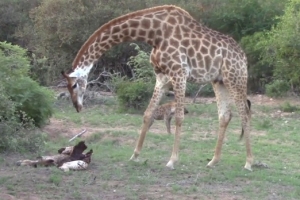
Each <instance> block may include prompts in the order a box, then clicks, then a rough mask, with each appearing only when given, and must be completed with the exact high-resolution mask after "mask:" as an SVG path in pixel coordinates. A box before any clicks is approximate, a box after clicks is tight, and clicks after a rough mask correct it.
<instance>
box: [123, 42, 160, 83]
mask: <svg viewBox="0 0 300 200" xmlns="http://www.w3.org/2000/svg"><path fill="white" fill-rule="evenodd" d="M130 46H134V49H135V50H136V51H137V55H136V56H131V57H130V58H129V61H128V62H127V64H128V65H129V66H131V67H132V68H133V71H134V75H133V79H134V80H141V81H145V82H155V73H154V71H153V66H152V64H151V63H150V62H149V59H150V54H149V53H147V52H145V51H143V50H141V48H140V47H139V46H138V45H137V44H135V43H131V44H130Z"/></svg>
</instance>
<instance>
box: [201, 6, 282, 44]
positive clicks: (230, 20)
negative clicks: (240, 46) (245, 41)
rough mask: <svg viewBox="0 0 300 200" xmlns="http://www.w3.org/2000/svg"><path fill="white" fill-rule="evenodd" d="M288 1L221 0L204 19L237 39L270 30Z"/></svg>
mask: <svg viewBox="0 0 300 200" xmlns="http://www.w3.org/2000/svg"><path fill="white" fill-rule="evenodd" d="M285 2H286V1H280V0H267V1H265V0H264V1H263V0H227V1H223V0H220V1H219V4H217V3H215V4H216V5H218V6H216V5H214V4H213V3H210V6H213V5H214V7H213V10H212V11H211V15H210V17H209V18H208V19H204V21H205V22H206V23H207V24H208V25H209V26H210V27H211V28H214V29H216V30H219V31H221V32H223V33H227V34H229V35H231V36H233V37H234V38H235V39H236V40H238V41H239V40H240V39H241V38H242V37H244V36H247V35H252V34H254V33H255V32H260V31H264V30H269V29H270V28H271V27H272V26H273V25H274V24H275V23H276V22H277V20H276V19H275V18H274V17H275V16H277V15H280V14H282V8H283V6H284V3H285Z"/></svg>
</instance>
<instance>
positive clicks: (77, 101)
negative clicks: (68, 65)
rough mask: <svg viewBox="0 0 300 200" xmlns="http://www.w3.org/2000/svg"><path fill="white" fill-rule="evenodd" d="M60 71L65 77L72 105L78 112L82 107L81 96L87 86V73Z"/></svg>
mask: <svg viewBox="0 0 300 200" xmlns="http://www.w3.org/2000/svg"><path fill="white" fill-rule="evenodd" d="M61 73H62V75H63V76H64V77H65V78H66V79H67V82H68V85H67V88H68V90H69V92H70V96H71V99H72V102H73V105H74V107H75V109H76V111H77V112H80V111H81V109H82V107H83V96H84V93H85V90H86V87H87V75H84V76H82V75H81V74H80V73H78V72H72V73H70V74H66V73H65V72H64V71H62V72H61Z"/></svg>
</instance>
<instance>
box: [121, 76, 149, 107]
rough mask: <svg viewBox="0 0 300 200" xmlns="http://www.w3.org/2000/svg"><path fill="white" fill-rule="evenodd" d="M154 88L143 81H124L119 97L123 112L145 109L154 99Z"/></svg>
mask: <svg viewBox="0 0 300 200" xmlns="http://www.w3.org/2000/svg"><path fill="white" fill-rule="evenodd" d="M153 88H154V85H153V84H149V83H146V82H142V81H135V82H130V81H124V82H122V83H121V84H119V85H118V86H117V97H118V101H119V106H120V109H121V111H129V110H130V109H134V110H141V109H145V107H146V106H147V105H148V103H149V100H150V98H151V97H152V93H153Z"/></svg>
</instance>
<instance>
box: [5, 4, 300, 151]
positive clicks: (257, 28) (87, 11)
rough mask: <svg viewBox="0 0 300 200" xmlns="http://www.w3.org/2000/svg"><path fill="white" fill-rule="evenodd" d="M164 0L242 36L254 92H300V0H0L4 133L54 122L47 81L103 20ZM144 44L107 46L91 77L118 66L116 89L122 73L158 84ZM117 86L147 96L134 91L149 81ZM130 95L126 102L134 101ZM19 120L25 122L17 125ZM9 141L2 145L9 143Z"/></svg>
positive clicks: (53, 79) (130, 79) (68, 62)
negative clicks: (107, 48)
mask: <svg viewBox="0 0 300 200" xmlns="http://www.w3.org/2000/svg"><path fill="white" fill-rule="evenodd" d="M164 4H173V5H177V6H180V7H182V8H183V9H185V10H187V11H188V12H190V14H191V15H192V16H193V17H194V18H195V19H196V20H198V21H199V22H201V23H203V24H205V25H207V26H209V27H211V28H213V29H215V30H218V31H220V32H222V33H225V34H228V35H231V36H232V37H233V38H234V39H235V40H237V41H238V42H239V43H240V44H241V46H242V47H243V49H244V50H245V52H246V54H247V56H248V61H249V65H248V67H249V93H267V95H269V96H274V97H278V96H285V95H290V94H293V95H298V94H299V89H300V87H299V83H300V78H299V77H300V76H299V75H300V62H299V61H300V60H299V57H300V21H299V18H300V11H299V9H300V0H147V1H140V0H120V1H115V0H0V42H1V46H0V53H1V54H0V68H1V69H2V68H3V69H2V71H1V73H2V74H1V85H0V86H1V87H0V91H1V96H0V98H1V99H2V100H1V101H0V108H3V110H2V111H1V113H0V114H1V115H0V126H5V127H6V129H1V130H0V133H1V134H6V135H7V137H9V136H10V135H11V134H10V133H11V132H12V131H13V132H20V130H21V129H20V127H24V126H25V125H26V126H27V127H29V125H28V124H32V126H38V127H41V126H42V125H43V124H45V123H46V121H47V119H49V117H50V116H51V114H52V108H51V106H52V101H51V99H54V97H53V95H52V94H51V91H49V90H48V89H47V88H48V87H49V86H55V85H57V84H58V82H59V81H60V80H62V77H61V75H60V71H61V70H63V69H64V70H68V69H70V68H71V63H72V61H73V59H74V57H75V55H76V53H77V51H78V50H79V49H80V47H81V45H82V44H83V43H84V42H85V40H86V39H87V38H88V37H89V36H90V35H91V34H92V33H93V32H94V31H95V30H96V29H98V28H99V27H100V26H101V25H103V24H104V23H106V22H108V21H109V20H111V19H113V18H115V17H118V16H120V15H123V14H126V13H129V12H132V11H136V10H139V9H144V8H148V7H153V6H157V5H164ZM136 44H137V45H132V44H131V43H123V44H120V45H118V46H116V47H114V48H112V49H111V50H110V51H108V52H106V53H105V54H104V55H103V56H102V57H101V58H100V59H99V61H98V63H97V64H96V67H95V68H94V69H95V70H94V71H93V72H92V73H91V74H90V79H91V80H93V79H96V78H97V77H98V75H99V73H103V72H104V71H105V72H106V73H108V74H118V76H117V77H110V80H116V79H118V80H119V81H117V82H118V83H117V84H116V86H115V87H108V89H111V88H118V86H117V85H118V84H119V83H120V82H121V81H122V80H123V81H126V84H130V82H136V85H134V86H132V87H133V88H134V87H136V88H139V87H140V88H143V87H145V85H143V83H144V84H146V85H148V86H151V87H153V81H154V76H152V75H153V73H152V69H151V67H149V62H148V57H149V52H150V49H151V47H149V46H147V45H146V44H144V43H136ZM6 69H10V70H8V71H5V70H6ZM24 69H25V70H24ZM151 73H152V75H151ZM149 74H150V76H149ZM4 77H6V79H5V78H4ZM121 77H123V78H121ZM149 77H150V78H149ZM120 80H121V81H120ZM104 81H106V80H105V79H103V82H104ZM128 82H129V83H128ZM149 82H150V83H151V84H149ZM11 85H13V86H14V87H10V86H11ZM28 88H30V90H28ZM119 88H121V87H119ZM197 88H199V85H193V84H190V85H188V87H187V89H188V91H187V94H194V91H197ZM106 89H107V88H106ZM116 91H120V92H119V97H120V98H127V99H130V101H133V100H132V99H136V101H141V100H140V99H139V98H134V97H135V96H140V94H136V93H135V92H134V91H137V92H138V91H142V92H145V89H136V90H134V91H133V92H132V91H130V94H131V96H128V93H129V92H128V91H125V89H124V90H122V89H119V90H116ZM149 91H150V92H151V89H150V90H149ZM207 91H210V92H211V88H207V89H206V92H207ZM126 95H127V96H126ZM147 95H148V94H143V96H147ZM125 96H126V97H125ZM124 101H125V102H124ZM128 101H129V100H126V99H125V100H124V99H123V100H122V99H121V100H120V101H119V102H121V103H122V102H123V104H124V105H125V107H128ZM143 101H146V100H143ZM33 102H34V103H33ZM4 103H5V104H4ZM6 105H11V106H6ZM133 105H135V102H134V103H133ZM12 122H13V123H14V124H18V126H16V128H15V125H10V123H12ZM11 127H13V128H11ZM18 127H19V128H18ZM4 130H6V131H4ZM21 132H22V131H21ZM4 143H5V142H3V141H2V143H0V149H1V148H2V149H5V148H6V147H5V144H4ZM1 145H2V146H1Z"/></svg>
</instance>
